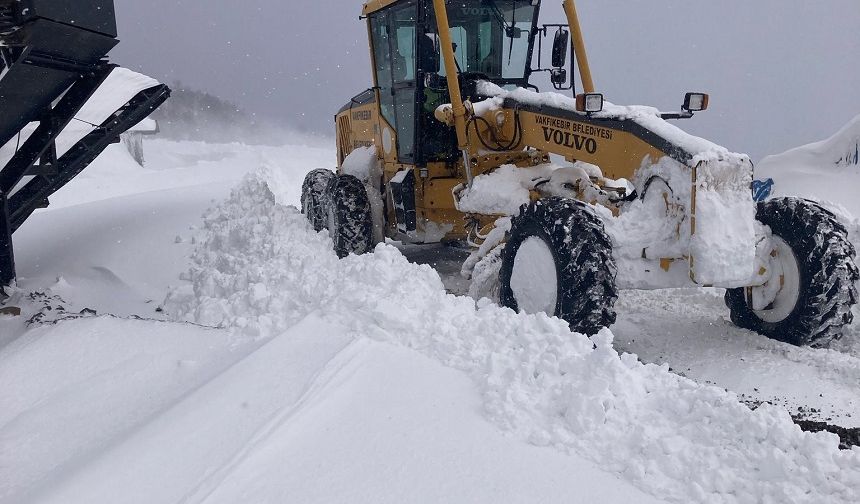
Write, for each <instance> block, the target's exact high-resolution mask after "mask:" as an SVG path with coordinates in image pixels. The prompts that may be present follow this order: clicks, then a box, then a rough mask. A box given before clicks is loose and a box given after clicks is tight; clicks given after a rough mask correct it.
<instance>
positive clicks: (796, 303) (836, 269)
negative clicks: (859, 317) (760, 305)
mask: <svg viewBox="0 0 860 504" xmlns="http://www.w3.org/2000/svg"><path fill="white" fill-rule="evenodd" d="M757 218H758V220H759V221H760V222H761V223H762V224H766V225H768V226H770V228H771V230H772V231H773V234H774V235H775V237H776V238H777V240H781V242H780V241H777V240H774V241H775V243H777V245H782V247H781V248H786V246H787V247H788V248H790V252H786V253H785V254H790V256H789V258H788V260H789V262H790V263H791V264H789V268H788V270H789V271H790V272H791V274H785V275H783V277H782V282H781V284H782V288H781V290H780V292H779V293H778V294H777V299H776V300H775V301H774V303H773V304H771V305H770V306H769V307H768V308H767V309H765V310H761V311H754V310H753V309H751V308H750V306H749V305H748V302H747V291H746V289H745V288H741V289H730V290H728V291H727V292H726V305H728V307H729V309H730V310H731V318H732V322H733V323H734V324H735V325H737V326H739V327H743V328H745V329H750V330H752V331H755V332H758V333H760V334H762V335H764V336H767V337H769V338H772V339H775V340H779V341H784V342H786V343H791V344H793V345H798V346H805V345H809V346H814V347H821V346H826V345H827V344H828V343H830V342H831V341H833V340H835V339H838V338H839V337H840V336H841V335H842V328H843V327H844V326H845V325H848V324H850V323H851V322H852V320H853V318H854V316H853V315H852V313H851V307H852V306H853V305H854V304H856V303H857V287H856V283H857V280H858V277H860V274H858V270H857V266H856V265H855V263H854V257H855V255H856V253H855V250H854V246H853V245H852V244H851V242H850V241H848V233H847V231H846V230H845V227H844V226H843V225H842V224H841V223H840V222H839V221H838V220H837V218H836V216H834V215H833V214H832V213H831V212H829V211H827V210H825V209H824V208H822V207H821V206H820V205H818V204H816V203H813V202H811V201H808V200H804V199H800V198H774V199H771V200H769V201H766V202H762V203H759V205H758V216H757ZM778 248H779V247H778ZM795 265H796V267H795ZM795 271H796V272H797V276H798V278H797V280H796V282H795V283H797V285H796V286H795V285H792V278H790V277H791V276H792V275H793V274H794V272H795ZM795 288H796V292H795ZM786 292H788V294H787V295H789V296H791V298H790V302H791V304H792V305H793V306H788V307H787V308H785V307H783V308H780V307H779V303H778V302H782V301H785V300H784V299H780V298H779V296H780V295H783V296H785V295H786V294H785V293H786Z"/></svg>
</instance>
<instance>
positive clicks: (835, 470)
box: [166, 173, 860, 503]
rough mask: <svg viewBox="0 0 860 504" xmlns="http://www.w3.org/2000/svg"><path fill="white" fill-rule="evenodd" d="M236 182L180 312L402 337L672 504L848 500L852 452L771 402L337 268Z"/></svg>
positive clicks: (380, 254)
mask: <svg viewBox="0 0 860 504" xmlns="http://www.w3.org/2000/svg"><path fill="white" fill-rule="evenodd" d="M278 176H279V175H278V174H277V173H269V174H267V175H262V176H261V175H257V176H252V177H250V178H248V179H247V180H246V181H245V182H244V183H243V184H242V185H241V186H240V187H239V188H238V189H237V190H235V191H234V193H233V195H232V197H231V198H230V199H229V200H228V201H227V202H225V203H224V204H223V205H221V207H219V208H218V209H216V210H214V211H212V212H210V213H209V214H208V215H207V216H206V233H207V237H206V239H205V241H204V242H203V244H202V246H201V247H200V249H199V250H198V251H197V253H196V255H195V256H194V266H193V268H192V270H191V271H190V273H189V279H190V280H191V282H192V286H191V287H189V288H187V289H185V290H184V291H177V292H174V293H173V294H171V296H170V297H169V299H168V301H167V303H166V308H167V309H168V311H169V312H171V313H173V314H175V315H176V316H178V317H180V318H185V319H188V320H193V321H197V322H200V323H204V324H211V325H221V326H226V327H231V328H234V329H235V330H236V331H240V332H244V333H246V334H249V335H253V336H258V337H264V336H274V335H277V334H279V333H281V332H283V331H284V330H285V329H287V328H289V327H290V326H291V325H293V324H294V323H295V322H296V321H298V320H300V319H302V318H303V317H304V316H306V315H308V314H310V313H316V314H317V315H318V316H321V317H323V318H324V319H328V320H329V321H331V322H337V323H340V324H342V325H344V326H346V327H348V328H349V329H350V330H351V331H352V332H353V333H354V334H355V335H356V336H367V337H371V338H374V339H378V340H383V341H390V342H395V343H398V344H402V345H405V346H408V347H411V348H414V349H417V350H420V351H421V352H423V353H425V354H427V355H429V356H432V357H435V358H436V359H438V360H440V361H441V362H443V363H445V364H447V365H449V366H452V367H455V368H457V369H460V370H463V371H465V372H467V373H468V374H469V375H470V376H471V377H472V378H473V380H475V381H476V382H477V383H478V385H479V387H480V389H481V392H482V394H483V398H484V408H485V411H486V414H487V416H488V417H489V418H490V419H491V420H492V421H493V422H495V423H496V424H497V425H499V426H500V427H502V428H504V429H506V430H508V431H511V432H514V433H516V435H517V436H519V437H521V438H523V439H527V440H529V441H530V442H531V443H533V444H536V445H541V446H553V447H555V448H556V449H559V450H562V451H568V452H576V453H579V454H582V455H585V456H586V457H587V458H590V459H591V460H593V461H595V462H597V463H599V464H600V465H602V466H603V467H604V468H606V469H608V470H611V471H615V472H618V473H620V474H622V475H623V477H624V478H626V479H628V480H629V481H631V482H633V483H634V484H636V485H637V486H639V487H640V488H642V489H645V490H647V491H649V492H651V493H653V494H655V495H659V496H660V497H661V498H665V499H668V500H670V501H674V502H689V501H696V502H846V503H848V502H857V500H858V499H860V449H856V448H855V449H854V450H852V451H839V450H838V449H837V445H838V441H837V439H836V437H835V436H833V435H830V434H808V433H803V432H801V431H800V429H799V428H798V427H797V426H795V425H794V424H793V423H792V421H791V419H790V417H789V415H788V413H787V412H785V411H784V410H782V409H779V408H775V407H770V406H763V407H761V408H759V409H758V410H756V411H750V410H749V409H748V408H747V407H746V406H744V405H742V404H740V403H739V402H738V400H737V397H736V396H735V395H734V394H731V393H727V392H725V391H723V390H721V389H717V388H713V387H708V386H702V385H698V384H696V383H695V382H693V381H690V380H688V379H685V378H682V377H679V376H677V375H674V374H672V373H670V372H669V371H668V369H667V367H666V366H654V365H642V364H641V363H639V362H638V361H637V359H636V357H635V356H632V355H623V356H619V355H618V353H617V352H616V351H615V350H614V349H613V347H612V338H613V337H612V334H611V333H610V332H609V331H608V330H606V331H603V332H602V333H601V334H600V335H599V336H598V337H596V338H594V340H593V341H592V340H589V339H587V338H586V337H585V336H582V335H579V334H573V333H571V332H570V331H569V329H568V327H567V326H566V324H565V323H564V322H562V321H560V320H557V319H552V318H549V317H547V316H545V315H521V314H515V313H514V312H512V311H510V310H508V309H503V308H500V307H498V306H495V305H492V304H489V303H486V302H483V303H479V304H478V306H476V305H475V302H474V301H473V300H471V299H470V298H464V297H455V296H452V295H449V294H446V293H445V291H444V289H443V285H442V282H441V280H440V278H439V276H438V274H437V273H436V272H435V271H433V270H432V269H431V268H430V267H428V266H419V265H414V264H410V263H409V262H407V260H406V259H405V258H404V257H403V256H402V255H401V253H400V252H399V251H398V250H397V249H395V248H394V247H391V246H388V245H379V246H378V247H377V249H376V251H375V253H374V254H371V255H366V256H361V257H355V256H352V257H348V258H347V259H345V260H343V261H338V260H337V259H336V257H335V255H334V253H333V252H332V251H331V249H330V247H329V243H328V240H327V238H325V236H324V235H323V234H316V233H314V232H313V231H311V230H310V229H309V226H308V224H307V223H306V221H305V219H304V218H303V217H302V216H301V215H300V214H299V213H298V211H297V210H296V209H294V208H288V207H283V206H280V205H277V204H276V203H275V196H274V195H273V194H272V192H271V191H270V190H269V189H268V186H267V182H266V177H274V178H277V177H278Z"/></svg>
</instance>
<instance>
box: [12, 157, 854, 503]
mask: <svg viewBox="0 0 860 504" xmlns="http://www.w3.org/2000/svg"><path fill="white" fill-rule="evenodd" d="M146 148H147V156H148V164H147V168H146V169H142V168H139V167H136V166H134V165H133V164H132V162H131V161H130V160H129V159H128V158H127V156H125V154H124V153H123V152H122V150H121V149H120V148H119V147H118V146H113V147H111V150H109V151H108V152H107V153H106V155H105V156H103V157H102V158H100V160H99V161H98V162H97V163H96V165H94V166H92V167H91V168H90V169H88V171H87V172H85V175H83V176H82V177H81V178H79V179H77V180H76V181H75V182H74V183H73V184H71V185H70V186H69V187H67V188H66V189H64V190H63V192H61V193H60V194H58V195H57V197H56V198H54V200H53V201H52V202H53V206H52V208H51V209H49V210H46V211H43V212H40V213H38V214H36V215H35V216H34V217H33V218H32V219H31V220H30V221H29V222H28V223H27V224H26V225H25V226H24V227H23V228H22V229H21V230H20V231H19V233H18V234H16V241H17V259H18V263H19V273H20V276H21V279H20V292H17V293H16V294H15V299H16V301H17V302H18V304H19V305H21V306H22V307H23V308H24V311H25V313H24V315H23V316H21V317H16V318H3V319H0V383H3V387H2V391H0V502H3V503H5V502H10V503H11V502H63V503H68V502H81V503H84V502H86V503H93V502H240V501H241V502H284V501H288V502H404V501H409V502H413V501H418V502H439V501H454V502H499V501H504V502H561V501H573V502H577V501H581V502H657V501H660V500H665V501H668V502H857V501H858V500H860V448H853V449H850V450H839V449H837V444H838V440H837V438H836V437H835V436H834V435H831V434H826V433H821V434H810V433H802V432H801V431H800V430H799V428H797V427H796V426H795V425H794V424H793V423H792V421H791V419H790V418H789V413H792V414H796V413H798V410H797V409H798V408H803V410H805V411H804V414H805V415H806V416H809V417H811V418H813V419H822V420H827V421H828V422H829V423H833V424H837V425H842V426H845V427H856V426H860V404H858V396H860V350H858V349H860V344H858V338H857V332H856V331H855V330H854V329H853V328H852V332H851V333H850V334H849V337H848V338H846V340H845V341H843V342H842V343H841V344H840V346H839V347H838V348H837V349H834V350H811V349H798V348H794V347H791V346H788V345H783V344H780V343H776V342H772V341H770V340H767V339H765V338H762V337H760V336H758V335H755V334H752V333H750V332H748V331H743V330H740V329H737V328H735V327H733V326H732V325H731V324H730V323H729V322H728V321H727V310H726V309H725V308H724V306H723V304H722V300H721V295H720V293H719V292H717V291H710V290H695V291H678V292H675V291H660V292H653V293H641V292H629V293H625V294H624V295H623V297H622V299H621V300H620V302H619V314H620V316H619V322H618V323H617V324H616V325H615V327H613V328H612V333H614V337H613V335H612V334H611V333H609V332H606V333H605V334H603V335H602V336H601V337H599V338H597V339H596V340H595V341H596V342H597V346H596V348H595V347H594V346H593V345H592V344H591V343H590V342H589V341H588V340H586V339H585V338H584V337H581V336H579V335H573V334H570V333H569V332H568V331H567V329H566V328H565V327H563V325H562V324H560V323H559V322H557V321H553V320H550V319H547V318H546V317H528V316H520V315H516V314H513V313H512V312H510V311H507V310H502V309H499V308H497V307H494V306H486V305H481V306H479V307H477V308H476V306H475V304H474V302H472V301H470V300H468V299H465V298H462V297H454V296H452V295H449V294H447V293H446V287H447V289H448V290H449V291H452V292H462V289H463V284H462V282H461V281H460V280H458V279H457V277H456V275H455V274H454V273H455V272H456V270H457V269H458V268H456V267H454V265H455V264H456V261H455V260H456V258H457V257H460V256H461V255H462V254H460V253H458V252H451V251H446V252H444V253H443V252H442V251H440V250H438V249H435V250H434V249H428V250H425V249H414V248H407V249H404V252H405V253H406V254H407V256H408V257H409V258H411V259H412V260H413V261H416V262H424V263H439V264H438V266H439V270H440V273H441V274H442V277H441V278H440V276H439V275H438V274H437V273H436V272H435V271H433V270H431V269H430V268H427V267H421V266H416V265H414V264H409V263H408V262H407V261H406V260H405V259H404V257H403V255H402V253H401V252H400V251H398V250H397V249H395V248H393V247H391V246H383V247H382V248H380V249H379V250H378V251H377V253H376V254H374V255H373V256H367V257H362V258H349V259H347V260H345V261H337V260H336V258H335V257H334V256H333V253H331V251H330V250H329V248H328V244H327V242H326V238H325V237H323V236H321V235H316V234H314V233H313V232H311V231H310V230H308V229H307V227H306V226H305V224H304V220H303V218H302V217H301V216H300V215H299V214H298V212H297V211H296V210H295V209H291V208H289V207H288V206H287V205H295V204H296V203H297V202H298V196H299V189H300V185H301V180H302V178H303V176H304V173H305V172H307V171H308V170H310V169H312V168H316V167H320V166H331V165H332V164H333V163H334V159H333V149H330V148H328V147H320V148H313V147H305V146H303V147H297V146H286V147H281V148H264V147H246V146H242V145H220V146H213V145H203V144H193V143H172V142H165V141H155V142H148V143H147V144H146ZM250 171H258V175H257V176H255V177H252V178H250V179H248V180H246V181H245V182H241V181H242V179H243V177H244V176H245V174H246V173H248V172H250ZM237 187H238V188H237ZM234 188H237V189H234ZM231 190H232V195H231ZM204 213H206V217H205V219H201V215H203V214H204ZM195 251H196V252H195ZM446 254H447V255H446ZM180 277H182V278H183V280H180ZM37 292H38V293H45V294H44V296H41V295H35V294H34V293H37ZM168 293H169V295H168ZM85 308H90V309H93V310H95V311H97V312H98V313H99V314H100V315H99V316H92V315H90V314H88V313H84V314H83V315H81V314H80V312H81V310H83V309H85ZM102 314H104V315H102ZM108 314H110V315H108ZM34 315H36V316H37V318H39V319H40V320H42V321H43V322H49V323H45V324H35V325H27V324H26V321H27V320H28V319H30V318H31V317H33V316H34ZM177 320H185V321H186V322H177ZM52 321H59V322H58V323H56V324H53V323H50V322H52ZM207 326H211V327H207ZM212 327H220V328H212ZM613 345H614V347H613ZM613 348H614V349H613ZM616 350H618V351H621V352H631V353H635V354H637V355H638V357H639V359H641V361H643V362H645V363H656V364H659V366H647V365H642V364H640V363H639V362H637V359H636V358H635V357H632V356H625V357H619V355H618V353H617V352H616ZM670 369H671V371H672V372H670ZM684 377H689V378H691V379H692V380H688V379H686V378H684ZM708 384H714V385H715V386H714V387H711V386H708ZM726 389H727V390H728V392H727V391H726ZM737 394H742V395H741V396H739V395H737ZM741 401H747V402H765V403H766V402H772V403H773V404H774V405H775V406H770V405H768V404H765V405H764V406H762V407H761V408H759V409H758V410H756V411H751V410H750V408H748V407H747V406H746V405H745V404H744V403H742V402H741Z"/></svg>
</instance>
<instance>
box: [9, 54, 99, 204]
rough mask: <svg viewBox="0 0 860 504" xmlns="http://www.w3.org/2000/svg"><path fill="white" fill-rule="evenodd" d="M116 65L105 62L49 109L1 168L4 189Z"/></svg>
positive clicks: (47, 145) (11, 186)
mask: <svg viewBox="0 0 860 504" xmlns="http://www.w3.org/2000/svg"><path fill="white" fill-rule="evenodd" d="M114 68H116V67H115V66H114V65H104V66H102V67H100V68H98V69H97V70H96V71H94V72H93V73H91V74H89V75H86V76H84V77H83V78H82V79H81V80H79V81H77V82H76V83H75V84H73V85H72V87H71V88H70V89H69V91H68V92H67V93H66V94H65V95H64V96H63V98H62V99H61V100H60V102H59V103H58V104H57V106H56V107H54V108H53V109H51V110H49V111H46V113H45V116H44V117H43V118H42V121H41V123H40V124H39V126H38V127H37V128H36V131H34V132H33V134H32V135H30V137H29V138H28V139H27V141H26V142H24V145H22V146H21V148H20V149H18V151H17V152H16V153H15V155H14V156H13V157H12V159H11V160H9V162H8V163H6V166H4V167H0V192H3V193H6V194H9V193H10V192H11V191H12V189H14V188H15V186H16V185H17V184H18V182H20V181H21V178H23V177H24V175H25V174H26V173H27V171H28V170H29V169H30V167H31V166H33V164H34V163H35V162H36V161H37V160H38V159H39V158H40V157H42V155H44V154H45V153H46V152H47V151H48V150H49V149H50V148H51V147H52V146H53V144H54V141H55V140H56V139H57V137H58V136H60V133H61V132H62V131H63V129H64V128H65V127H66V126H67V125H68V124H69V122H71V121H72V119H73V118H74V117H75V114H77V113H78V111H79V110H80V109H81V108H82V107H83V106H84V104H85V103H86V102H87V101H88V100H89V99H90V98H91V97H92V95H93V94H94V93H95V92H96V90H97V89H98V88H99V86H101V84H102V83H103V82H104V81H105V79H107V77H108V75H110V73H111V72H112V71H113V69H114Z"/></svg>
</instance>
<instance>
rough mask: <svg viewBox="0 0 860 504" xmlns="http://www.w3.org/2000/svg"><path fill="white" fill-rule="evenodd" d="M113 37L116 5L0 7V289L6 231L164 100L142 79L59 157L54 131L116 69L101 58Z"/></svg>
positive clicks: (37, 1)
mask: <svg viewBox="0 0 860 504" xmlns="http://www.w3.org/2000/svg"><path fill="white" fill-rule="evenodd" d="M116 37H117V33H116V19H115V14H114V4H113V0H0V286H2V285H8V284H9V283H11V282H12V281H13V280H14V278H15V267H14V266H15V263H14V256H13V253H12V233H13V232H14V231H15V230H17V229H18V228H19V227H20V226H21V225H22V224H23V223H24V221H25V220H26V219H27V218H28V217H29V216H30V215H31V214H32V213H33V212H34V211H35V210H36V209H38V208H44V207H47V206H48V197H49V196H51V195H52V194H54V193H55V192H56V191H57V190H59V189H60V188H62V187H63V186H64V185H66V184H67V183H69V182H70V181H71V180H72V179H73V178H74V177H75V176H77V175H78V174H79V173H81V171H83V170H84V168H86V167H87V166H88V165H89V164H90V163H92V162H93V161H94V160H95V159H96V158H97V157H98V156H99V154H101V153H102V151H104V149H105V148H107V146H108V145H110V144H111V143H115V142H117V141H118V140H119V136H120V135H121V134H122V133H124V132H125V131H127V130H128V129H129V128H131V127H133V126H134V125H135V124H137V123H138V122H140V121H141V120H143V119H144V118H146V117H147V116H148V115H149V114H151V113H152V111H153V110H155V109H156V108H157V107H158V106H160V105H161V104H162V103H163V102H164V101H165V100H167V98H168V97H169V96H170V89H169V88H168V87H167V86H165V85H162V84H159V83H158V82H156V81H154V80H148V79H147V80H145V81H144V80H143V79H138V82H137V87H133V90H132V94H129V97H128V98H126V97H125V96H123V98H122V99H123V101H122V102H121V103H117V104H116V108H115V109H113V110H111V111H107V113H106V114H105V116H104V117H101V118H99V119H98V120H97V121H98V122H97V124H94V125H92V126H93V127H92V130H91V131H89V132H88V133H85V134H83V135H80V138H75V139H74V140H75V141H74V143H73V145H72V146H71V148H68V149H67V150H59V151H58V147H57V139H58V138H59V136H60V134H61V133H63V132H64V130H65V129H66V127H67V126H68V125H69V123H71V122H72V121H73V120H75V118H76V116H77V115H78V114H79V112H80V111H81V109H82V108H83V107H84V106H85V105H86V104H87V102H88V101H89V100H90V99H91V98H92V97H93V95H94V94H95V93H96V92H97V91H98V90H99V88H100V87H101V86H102V85H103V84H104V83H105V81H106V80H107V79H108V78H109V77H110V76H111V75H112V74H113V73H114V72H115V71H116V70H117V68H118V67H117V66H116V65H113V64H111V63H109V62H108V61H107V59H106V56H107V54H108V52H109V51H110V50H111V49H112V48H113V47H114V46H116V45H117V44H118V43H119V41H118V40H117V38H116ZM140 77H143V76H140ZM144 79H146V78H144ZM141 82H144V84H143V85H141ZM120 85H121V84H120ZM127 91H128V90H127ZM134 93H136V94H134ZM120 96H122V95H121V94H120ZM111 112H112V113H111ZM81 122H83V121H81Z"/></svg>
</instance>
